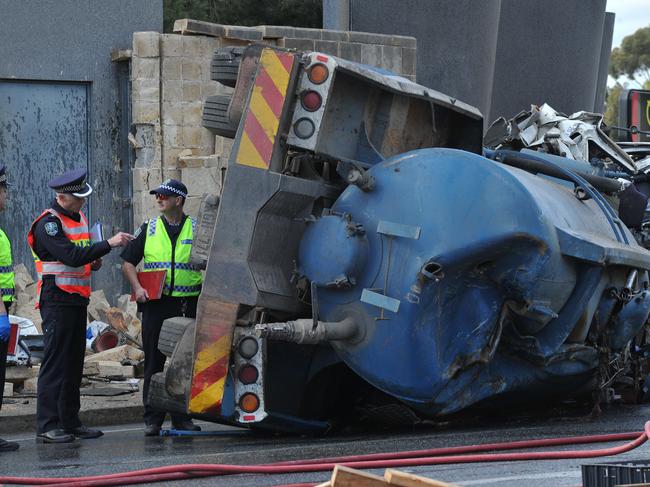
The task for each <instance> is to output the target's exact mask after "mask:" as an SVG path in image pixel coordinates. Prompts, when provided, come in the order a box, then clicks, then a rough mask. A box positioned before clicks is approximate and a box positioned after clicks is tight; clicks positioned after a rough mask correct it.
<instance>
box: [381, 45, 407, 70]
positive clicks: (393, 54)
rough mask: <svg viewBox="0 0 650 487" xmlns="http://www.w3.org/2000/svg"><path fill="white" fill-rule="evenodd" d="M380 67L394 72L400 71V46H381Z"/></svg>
mask: <svg viewBox="0 0 650 487" xmlns="http://www.w3.org/2000/svg"><path fill="white" fill-rule="evenodd" d="M381 67H382V68H384V69H388V70H390V71H392V72H393V73H396V74H401V72H402V48H401V47H395V46H382V48H381Z"/></svg>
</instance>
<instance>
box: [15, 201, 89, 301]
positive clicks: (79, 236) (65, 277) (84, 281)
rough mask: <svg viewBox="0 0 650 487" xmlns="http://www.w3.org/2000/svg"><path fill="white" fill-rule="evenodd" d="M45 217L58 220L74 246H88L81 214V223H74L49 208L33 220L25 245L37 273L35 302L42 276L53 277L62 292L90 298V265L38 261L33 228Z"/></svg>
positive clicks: (86, 222)
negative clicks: (29, 249) (27, 247)
mask: <svg viewBox="0 0 650 487" xmlns="http://www.w3.org/2000/svg"><path fill="white" fill-rule="evenodd" d="M47 215H53V216H55V217H57V218H58V219H59V221H60V222H61V227H62V228H63V233H64V234H65V236H66V237H67V238H68V240H70V241H71V242H72V243H73V244H74V245H76V246H78V247H87V246H89V245H90V233H89V231H88V220H86V216H85V215H84V214H83V213H82V212H79V215H80V216H81V221H78V222H76V221H74V220H73V219H72V218H70V217H67V216H65V215H63V214H61V213H59V212H58V211H56V210H53V209H52V208H49V209H47V210H45V211H44V212H43V213H41V215H40V216H39V217H38V218H37V219H36V220H34V222H33V223H32V226H31V228H30V229H29V233H28V234H27V243H28V244H29V247H30V248H31V249H32V254H33V256H34V264H35V265H36V272H37V273H38V285H37V288H36V293H37V296H36V302H37V303H38V301H39V300H40V296H41V289H42V287H43V276H44V275H47V276H54V284H56V287H58V288H59V289H61V290H62V291H65V292H67V293H70V294H80V295H81V296H83V297H84V298H88V297H90V291H91V289H90V264H86V265H83V266H81V267H72V266H68V265H65V264H64V263H63V262H59V261H51V262H48V261H45V262H44V261H42V260H40V259H39V258H38V256H37V255H36V253H35V252H34V227H35V225H36V223H38V221H39V220H40V219H41V218H43V217H45V216H47ZM37 307H38V304H37Z"/></svg>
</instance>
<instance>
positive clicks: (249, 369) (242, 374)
mask: <svg viewBox="0 0 650 487" xmlns="http://www.w3.org/2000/svg"><path fill="white" fill-rule="evenodd" d="M259 376H260V373H259V371H258V370H257V367H255V366H254V365H250V364H249V365H243V366H242V367H240V368H239V372H238V373H237V377H238V378H239V380H240V381H241V383H242V384H254V383H255V382H257V379H258V378H259Z"/></svg>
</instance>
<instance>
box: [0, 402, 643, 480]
mask: <svg viewBox="0 0 650 487" xmlns="http://www.w3.org/2000/svg"><path fill="white" fill-rule="evenodd" d="M646 420H650V406H646V405H644V406H617V407H614V408H611V409H609V410H607V411H605V412H604V413H603V415H602V416H600V417H599V418H597V419H593V420H592V419H590V418H588V417H586V416H581V415H578V414H576V413H566V414H559V415H558V414H555V413H554V414H553V416H552V417H548V418H541V417H539V416H538V417H537V418H536V419H532V420H531V419H530V418H529V419H525V420H524V419H522V418H517V419H513V418H501V419H498V420H492V421H490V422H489V424H486V422H485V421H482V423H481V425H480V426H479V425H478V424H476V423H475V424H466V425H462V424H455V425H453V426H447V427H444V428H441V427H440V426H437V427H433V426H421V427H417V428H409V429H408V430H404V429H402V430H398V431H396V430H390V431H386V430H383V431H377V430H374V431H355V432H347V433H338V434H336V435H331V436H326V437H321V438H306V437H295V436H268V435H260V434H255V433H251V434H249V433H248V432H243V434H242V432H241V431H240V430H234V429H232V428H227V427H222V426H218V425H213V424H208V423H201V424H202V425H203V426H204V429H209V430H214V431H218V432H219V433H218V434H219V436H210V437H206V436H203V437H193V438H144V437H143V431H142V426H141V425H125V426H121V427H112V428H106V429H105V430H104V431H105V432H106V435H105V436H104V437H102V438H100V439H96V440H86V441H78V442H76V443H73V444H65V445H42V444H36V443H35V441H34V438H33V437H32V436H27V435H21V436H15V437H13V438H12V437H9V436H7V437H6V439H13V440H15V441H19V442H20V444H21V449H20V450H19V451H18V452H12V453H4V454H0V472H1V473H2V474H8V475H16V476H39V477H41V476H56V477H73V476H81V475H97V474H106V473H115V472H119V471H126V470H136V469H141V468H149V467H155V466H162V465H173V464H179V463H230V464H258V463H266V462H275V461H283V460H291V459H299V458H318V457H326V456H337V455H352V454H363V453H374V452H390V451H398V450H414V449H424V448H436V447H442V446H457V445H467V444H474V443H491V442H499V441H515V440H525V439H533V438H552V437H559V436H577V435H586V434H604V433H620V432H630V431H640V430H642V429H643V424H644V422H645V421H646ZM613 445H614V444H611V443H608V444H602V445H587V446H577V447H565V448H563V449H565V450H568V449H570V450H574V449H582V448H585V449H594V448H605V447H609V446H613ZM644 459H650V444H648V443H646V444H645V445H643V446H641V447H640V448H638V449H636V450H633V451H631V452H628V453H626V454H623V455H619V456H617V457H607V458H603V459H602V460H599V459H589V460H553V461H543V462H541V461H538V462H510V463H505V462H501V463H482V464H465V465H436V466H424V467H409V468H404V469H403V470H405V471H408V472H412V473H416V474H418V475H423V476H426V477H430V478H435V479H438V480H444V481H447V482H453V483H456V484H459V485H463V486H482V485H486V486H490V485H499V486H508V487H510V486H513V487H514V486H521V485H526V484H528V485H535V486H577V485H580V484H581V473H580V465H581V464H586V463H600V462H601V461H602V462H613V461H617V462H618V461H622V460H625V461H630V460H644ZM372 472H374V473H377V474H380V475H381V474H383V469H382V470H376V471H372ZM329 477H330V473H326V472H321V473H308V474H291V475H274V476H260V475H238V476H226V477H218V478H212V479H198V480H192V481H183V482H177V483H176V484H178V485H180V484H192V485H223V486H233V487H234V486H239V487H248V486H273V485H279V484H287V483H293V482H311V481H313V482H322V481H325V480H327V479H329ZM176 484H174V485H176ZM150 485H156V484H150ZM160 485H162V484H160Z"/></svg>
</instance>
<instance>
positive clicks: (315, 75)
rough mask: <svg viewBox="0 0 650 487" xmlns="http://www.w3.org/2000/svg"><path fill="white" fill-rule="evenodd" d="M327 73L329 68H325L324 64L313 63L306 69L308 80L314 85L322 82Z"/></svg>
mask: <svg viewBox="0 0 650 487" xmlns="http://www.w3.org/2000/svg"><path fill="white" fill-rule="evenodd" d="M329 75H330V72H329V69H327V66H325V65H324V64H314V65H313V66H312V67H310V68H309V70H308V71H307V77H308V78H309V81H311V82H312V83H314V84H315V85H320V84H321V83H324V82H325V81H326V80H327V78H328V77H329Z"/></svg>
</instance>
